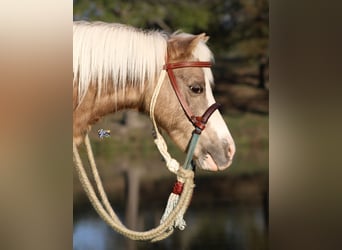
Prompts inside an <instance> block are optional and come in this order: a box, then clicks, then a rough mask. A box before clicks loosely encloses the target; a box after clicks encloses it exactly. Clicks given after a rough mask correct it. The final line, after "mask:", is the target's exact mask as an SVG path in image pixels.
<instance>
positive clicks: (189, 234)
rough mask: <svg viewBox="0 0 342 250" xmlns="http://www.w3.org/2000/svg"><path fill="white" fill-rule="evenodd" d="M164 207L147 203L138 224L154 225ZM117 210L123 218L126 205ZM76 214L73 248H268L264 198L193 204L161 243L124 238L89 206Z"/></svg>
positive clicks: (84, 249) (144, 227) (139, 215)
mask: <svg viewBox="0 0 342 250" xmlns="http://www.w3.org/2000/svg"><path fill="white" fill-rule="evenodd" d="M113 205H114V204H113ZM114 207H115V206H114ZM161 210H163V205H160V203H158V204H153V203H151V204H147V205H146V204H145V205H144V206H143V209H141V210H139V212H138V221H137V224H138V227H139V228H140V229H141V230H144V229H145V230H146V229H151V228H153V227H154V226H155V225H157V223H158V221H159V219H160V217H161V212H162V211H161ZM117 212H118V215H119V217H120V219H121V220H123V221H124V219H125V216H124V214H125V212H124V209H123V208H122V209H119V210H117ZM74 218H75V219H74V235H73V236H74V239H73V246H74V250H109V249H115V250H121V249H125V250H147V249H158V250H162V249H165V250H168V249H170V250H171V249H181V250H183V249H184V250H200V249H203V250H208V249H209V250H210V249H212V250H214V249H215V250H220V249H225V250H227V249H232V250H254V249H255V250H257V249H258V250H262V249H268V246H267V227H266V220H265V212H264V209H263V205H262V202H253V203H232V202H223V203H222V202H220V203H219V204H215V205H214V204H206V203H202V204H201V205H198V204H197V205H196V206H190V208H189V209H188V211H187V213H186V215H185V220H186V222H187V227H186V228H185V230H184V231H179V230H176V231H175V233H174V234H173V235H171V236H170V237H169V238H168V239H166V240H164V241H162V242H158V243H149V242H135V241H131V240H128V239H126V238H124V237H123V236H121V235H119V234H117V233H116V232H114V231H113V230H112V229H111V228H110V227H109V226H107V224H106V223H105V222H103V221H102V220H101V219H100V218H99V217H98V216H97V214H96V213H95V212H94V210H93V208H92V207H90V206H89V207H86V208H85V209H83V210H82V212H79V213H76V214H75V217H74Z"/></svg>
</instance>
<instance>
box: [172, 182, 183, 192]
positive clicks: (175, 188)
mask: <svg viewBox="0 0 342 250" xmlns="http://www.w3.org/2000/svg"><path fill="white" fill-rule="evenodd" d="M183 184H184V183H182V182H180V181H177V182H176V183H175V185H174V186H173V189H172V193H174V194H178V195H180V194H181V193H182V191H183Z"/></svg>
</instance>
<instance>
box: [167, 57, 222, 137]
mask: <svg viewBox="0 0 342 250" xmlns="http://www.w3.org/2000/svg"><path fill="white" fill-rule="evenodd" d="M189 67H198V68H204V67H206V68H209V67H211V62H208V61H198V62H177V63H166V64H165V65H164V67H163V69H164V70H166V72H167V74H168V76H169V79H170V82H171V86H172V88H173V90H174V91H175V93H176V96H177V98H178V101H179V103H180V104H181V106H182V108H183V110H184V113H185V115H186V116H187V117H188V119H189V121H190V122H191V123H192V125H193V126H194V127H195V131H194V133H196V134H201V132H202V131H203V130H204V129H205V125H206V123H207V122H208V120H209V118H210V116H211V115H212V114H213V113H214V112H215V110H216V109H218V108H219V107H220V106H221V105H220V104H219V103H214V104H212V105H211V106H210V107H209V108H208V109H207V110H206V111H205V112H204V113H203V115H202V116H195V115H194V114H193V113H192V111H191V109H190V107H189V105H188V103H187V102H186V100H185V98H184V96H183V95H182V93H181V92H180V90H179V87H178V84H177V81H176V77H175V75H174V73H173V69H179V68H189Z"/></svg>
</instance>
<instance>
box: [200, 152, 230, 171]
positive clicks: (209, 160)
mask: <svg viewBox="0 0 342 250" xmlns="http://www.w3.org/2000/svg"><path fill="white" fill-rule="evenodd" d="M195 162H196V165H197V166H198V167H200V168H201V169H203V170H207V171H214V172H215V171H222V170H225V169H226V168H228V167H229V166H230V165H231V164H232V159H229V161H228V162H227V164H225V165H224V166H219V165H217V163H216V162H215V160H214V159H213V157H212V156H211V155H210V153H207V154H205V155H204V156H203V157H201V158H199V159H196V160H195Z"/></svg>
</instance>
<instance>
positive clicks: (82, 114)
mask: <svg viewBox="0 0 342 250" xmlns="http://www.w3.org/2000/svg"><path fill="white" fill-rule="evenodd" d="M108 86H112V85H111V84H109V85H108ZM143 99H144V90H139V88H136V87H127V88H125V90H123V89H117V90H114V89H113V88H111V87H108V89H106V90H104V91H102V92H101V94H100V96H98V94H97V89H96V87H94V85H90V86H89V88H88V91H87V93H86V95H85V96H84V98H83V99H82V101H81V102H80V103H79V104H78V103H77V87H75V88H74V96H73V102H74V103H73V106H74V111H73V136H74V140H75V142H76V144H80V143H81V142H82V141H83V137H84V135H85V134H86V133H87V132H88V131H89V129H90V127H91V125H93V124H95V123H96V122H97V121H99V120H100V119H101V118H102V117H104V116H106V115H108V114H111V113H115V112H117V111H119V110H123V109H139V110H142V109H143V103H144V101H143Z"/></svg>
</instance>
